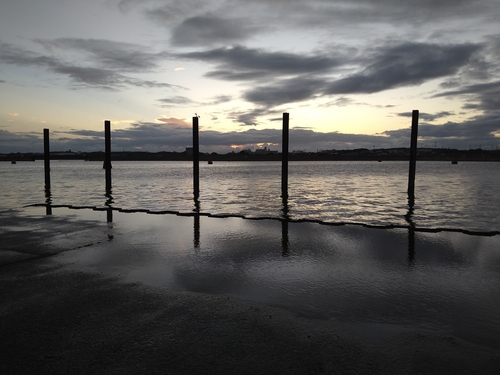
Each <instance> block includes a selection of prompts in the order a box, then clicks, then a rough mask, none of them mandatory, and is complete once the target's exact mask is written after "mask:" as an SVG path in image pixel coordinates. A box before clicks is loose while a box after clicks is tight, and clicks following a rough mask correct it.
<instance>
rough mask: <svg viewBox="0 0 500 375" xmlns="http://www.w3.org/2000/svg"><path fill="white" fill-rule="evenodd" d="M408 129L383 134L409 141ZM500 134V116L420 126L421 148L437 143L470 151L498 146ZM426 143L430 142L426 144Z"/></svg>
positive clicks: (486, 116)
mask: <svg viewBox="0 0 500 375" xmlns="http://www.w3.org/2000/svg"><path fill="white" fill-rule="evenodd" d="M408 131H409V130H408V129H398V130H387V131H385V132H384V133H383V134H385V135H387V136H389V137H390V138H393V139H394V140H396V139H401V140H402V139H407V138H408ZM495 134H500V115H498V114H497V115H494V114H491V115H483V116H478V117H476V118H474V119H471V120H468V121H464V122H462V123H456V122H447V123H446V124H443V125H430V124H426V123H422V124H419V126H418V136H419V147H425V146H427V147H430V146H434V142H435V141H437V142H438V143H439V145H440V147H449V148H460V149H468V148H469V147H472V148H477V147H479V146H480V145H483V146H489V145H496V146H498V137H496V136H495ZM426 142H428V143H427V144H426Z"/></svg>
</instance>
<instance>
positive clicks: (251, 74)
mask: <svg viewBox="0 0 500 375" xmlns="http://www.w3.org/2000/svg"><path fill="white" fill-rule="evenodd" d="M178 56H179V57H183V58H189V59H195V60H199V61H204V62H211V63H217V64H220V66H219V68H218V69H216V70H215V71H212V72H209V73H208V74H207V76H209V77H214V78H220V79H225V80H254V79H256V78H259V77H263V76H268V75H271V76H276V75H280V76H284V75H295V74H315V73H322V72H328V71H330V70H331V69H332V68H333V67H336V66H339V65H341V64H342V63H343V62H344V60H345V58H342V59H341V58H336V59H334V58H332V57H330V56H326V55H315V56H314V55H313V56H307V55H299V54H292V53H286V52H267V51H264V50H261V49H251V48H246V47H242V46H234V47H230V48H218V49H213V50H208V51H203V52H191V53H184V54H179V55H178Z"/></svg>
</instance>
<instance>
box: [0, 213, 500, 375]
mask: <svg viewBox="0 0 500 375" xmlns="http://www.w3.org/2000/svg"><path fill="white" fill-rule="evenodd" d="M171 220H175V217H173V218H172V219H171ZM0 228H1V230H0V239H1V251H0V281H1V285H2V287H1V288H0V300H1V301H2V303H1V305H0V322H1V323H0V337H1V340H0V373H2V374H66V373H70V374H205V373H214V374H322V373H324V374H337V373H338V374H472V373H481V374H496V373H499V372H500V356H499V354H498V351H496V350H495V349H494V348H491V347H488V346H481V345H477V344H473V343H471V342H467V341H464V340H462V339H459V338H456V337H450V336H443V335H440V334H429V333H428V332H426V333H422V332H418V331H415V332H405V333H401V334H398V335H394V336H391V337H390V338H386V339H381V340H377V341H373V340H365V339H362V338H361V337H359V336H355V335H352V334H350V333H348V332H345V331H344V330H342V329H341V328H340V327H339V326H338V325H337V324H336V322H335V320H334V319H317V318H316V319H315V318H306V317H300V316H298V315H297V314H294V313H293V312H291V311H287V310H285V309H280V308H275V307H270V306H265V305H262V304H256V303H253V302H248V301H242V300H236V299H234V298H230V297H227V296H221V295H210V294H206V293H193V292H179V291H173V290H170V289H169V288H166V287H163V286H153V285H147V284H144V283H138V282H130V281H127V280H126V279H123V278H121V277H119V275H113V274H110V273H106V272H101V271H98V270H95V269H94V270H92V269H90V268H89V267H87V266H85V265H84V264H80V263H79V262H78V258H77V257H76V258H74V259H73V260H72V261H69V262H68V261H67V260H63V258H64V257H68V256H70V257H71V256H74V254H75V253H78V252H84V251H89V250H90V251H91V250H92V248H98V250H99V251H106V246H110V244H111V241H109V240H110V238H109V233H107V232H106V231H107V230H106V226H105V225H95V224H94V223H92V222H91V221H88V222H87V221H84V220H69V219H67V218H64V217H61V218H57V217H54V218H50V219H49V220H46V219H44V217H43V216H36V215H35V216H29V215H26V214H25V213H23V212H4V213H1V214H0ZM123 235H124V236H125V237H126V235H127V234H126V233H125V234H123ZM148 239H149V241H150V243H149V244H148ZM135 241H136V242H137V239H136V240H135ZM141 241H143V242H142V246H144V247H148V246H155V242H154V236H152V235H151V233H149V234H148V236H145V237H144V238H142V239H141ZM131 242H132V241H131ZM123 243H127V241H123ZM124 250H125V249H124ZM71 254H73V255H71ZM147 254H148V253H147V252H145V253H144V255H143V256H147Z"/></svg>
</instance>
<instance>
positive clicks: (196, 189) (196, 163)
mask: <svg viewBox="0 0 500 375" xmlns="http://www.w3.org/2000/svg"><path fill="white" fill-rule="evenodd" d="M193 193H194V197H195V199H196V198H198V196H199V195H200V137H199V128H198V116H196V117H193Z"/></svg>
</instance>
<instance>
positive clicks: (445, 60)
mask: <svg viewBox="0 0 500 375" xmlns="http://www.w3.org/2000/svg"><path fill="white" fill-rule="evenodd" d="M479 49H480V46H478V45H473V44H461V45H438V44H425V43H405V44H400V45H398V46H394V47H390V48H387V49H385V50H383V51H381V52H380V53H379V54H378V56H376V57H375V61H374V62H373V63H371V64H370V65H368V66H367V67H366V68H365V69H364V70H363V71H361V72H359V73H356V74H353V75H350V76H348V77H346V78H341V79H339V80H337V81H334V82H332V83H331V84H330V85H329V87H328V88H327V90H326V92H327V93H328V94H353V93H367V94H370V93H375V92H380V91H384V90H388V89H391V88H396V87H402V86H410V85H418V84H421V83H423V82H425V81H427V80H430V79H434V78H439V77H446V76H449V75H452V74H455V73H456V72H457V71H458V70H459V69H460V68H461V67H463V66H464V65H466V64H467V63H468V62H469V59H470V58H471V56H472V54H473V53H475V52H477V51H478V50H479Z"/></svg>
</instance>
